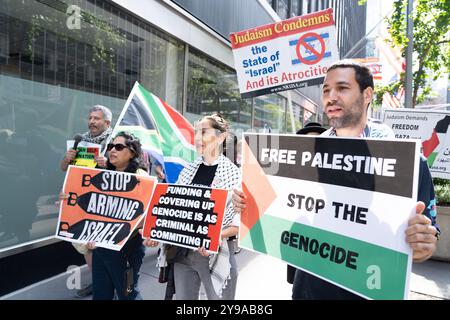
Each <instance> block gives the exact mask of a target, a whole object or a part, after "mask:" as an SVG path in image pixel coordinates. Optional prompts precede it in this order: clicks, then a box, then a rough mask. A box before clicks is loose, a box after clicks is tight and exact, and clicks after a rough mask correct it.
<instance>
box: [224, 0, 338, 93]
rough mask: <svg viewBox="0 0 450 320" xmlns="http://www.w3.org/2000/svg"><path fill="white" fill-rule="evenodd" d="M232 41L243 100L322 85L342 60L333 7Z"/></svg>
mask: <svg viewBox="0 0 450 320" xmlns="http://www.w3.org/2000/svg"><path fill="white" fill-rule="evenodd" d="M230 39H231V44H232V48H233V56H234V65H235V68H236V72H237V76H238V82H239V91H240V93H241V96H242V97H243V98H249V97H254V96H259V95H264V94H269V93H274V92H278V91H284V90H289V89H295V88H300V87H305V86H311V85H318V84H322V81H323V78H324V77H325V73H326V71H327V67H328V66H329V65H330V64H331V63H332V62H333V61H335V60H338V59H339V55H338V50H337V45H336V28H335V26H334V20H333V9H331V8H330V9H327V10H323V11H319V12H315V13H312V14H308V15H304V16H300V17H294V18H291V19H288V20H284V21H280V22H276V23H273V24H269V25H264V26H260V27H257V28H254V29H249V30H244V31H240V32H235V33H232V34H231V36H230Z"/></svg>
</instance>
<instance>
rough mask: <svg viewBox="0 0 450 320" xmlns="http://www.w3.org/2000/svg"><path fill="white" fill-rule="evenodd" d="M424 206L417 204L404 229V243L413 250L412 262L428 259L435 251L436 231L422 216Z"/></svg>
mask: <svg viewBox="0 0 450 320" xmlns="http://www.w3.org/2000/svg"><path fill="white" fill-rule="evenodd" d="M423 210H425V204H424V203H423V202H422V201H419V202H417V205H416V215H414V217H412V218H411V219H409V221H408V228H407V229H406V241H407V242H408V243H409V245H410V246H411V248H412V249H413V260H414V262H422V261H425V260H426V259H428V258H429V257H430V256H431V255H432V254H433V252H434V251H435V250H436V242H437V237H436V234H437V229H436V228H435V227H434V226H432V225H431V220H430V219H429V218H428V217H426V216H424V215H422V212H423Z"/></svg>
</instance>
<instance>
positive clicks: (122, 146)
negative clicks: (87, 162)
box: [106, 143, 128, 151]
mask: <svg viewBox="0 0 450 320" xmlns="http://www.w3.org/2000/svg"><path fill="white" fill-rule="evenodd" d="M113 148H115V149H116V150H117V151H122V150H123V149H125V148H128V146H126V145H124V144H120V143H117V144H114V143H108V146H107V147H106V150H108V151H111V150H112V149H113Z"/></svg>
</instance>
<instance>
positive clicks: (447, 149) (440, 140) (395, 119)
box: [384, 109, 450, 179]
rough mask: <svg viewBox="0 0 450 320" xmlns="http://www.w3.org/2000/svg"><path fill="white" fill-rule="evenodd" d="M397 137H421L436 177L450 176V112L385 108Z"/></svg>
mask: <svg viewBox="0 0 450 320" xmlns="http://www.w3.org/2000/svg"><path fill="white" fill-rule="evenodd" d="M384 123H386V124H387V125H388V126H390V127H391V128H392V130H393V131H394V133H395V137H396V138H406V139H418V140H420V141H421V144H422V152H423V154H424V156H425V157H426V158H427V162H428V166H429V167H430V172H431V175H432V176H433V177H437V178H443V179H450V130H449V128H448V127H449V125H450V112H448V111H447V112H446V111H428V110H411V109H394V110H385V111H384Z"/></svg>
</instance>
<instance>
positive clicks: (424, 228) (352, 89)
mask: <svg viewBox="0 0 450 320" xmlns="http://www.w3.org/2000/svg"><path fill="white" fill-rule="evenodd" d="M373 92H374V84H373V77H372V74H371V72H370V70H369V69H368V68H367V67H366V66H364V65H362V64H359V63H355V62H353V61H348V60H342V61H337V62H335V63H333V64H332V65H331V66H330V67H329V68H328V70H327V74H326V76H325V80H324V83H323V89H322V103H323V106H324V108H325V112H326V114H327V117H328V119H329V124H330V126H331V127H330V129H328V130H327V131H325V132H324V133H322V134H321V135H322V136H329V137H332V136H334V137H360V138H365V137H367V138H380V139H383V138H387V139H392V138H394V133H393V131H392V130H391V129H390V128H389V127H388V126H386V125H384V124H382V123H379V122H375V121H372V120H369V119H368V107H369V105H370V103H371V101H372V99H373ZM418 180H419V185H418V196H417V201H418V202H417V205H416V213H417V214H416V215H415V216H414V217H412V218H410V219H409V221H408V227H407V229H406V241H407V242H408V244H409V245H410V247H411V248H412V250H413V257H412V258H413V262H423V261H425V260H427V259H428V258H430V257H431V256H432V254H433V252H434V251H435V250H436V242H437V239H438V236H439V228H438V226H437V224H436V210H435V203H436V200H435V194H434V187H433V181H432V179H431V174H430V171H429V169H428V166H427V163H426V159H425V158H424V157H421V161H420V167H419V179H418ZM245 199H246V196H245V194H244V193H243V192H242V191H241V190H236V189H235V190H234V192H233V204H234V207H235V210H237V211H238V212H239V211H241V210H242V209H244V208H245V206H246V204H245ZM292 298H293V299H319V300H324V299H333V300H338V299H361V297H360V296H358V295H356V294H354V293H352V292H350V291H348V290H345V289H342V288H340V287H338V286H336V285H334V284H332V283H330V282H327V281H324V280H322V279H320V278H318V277H316V276H313V275H311V274H309V273H307V272H304V271H301V270H296V273H295V278H294V285H293V290H292Z"/></svg>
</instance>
